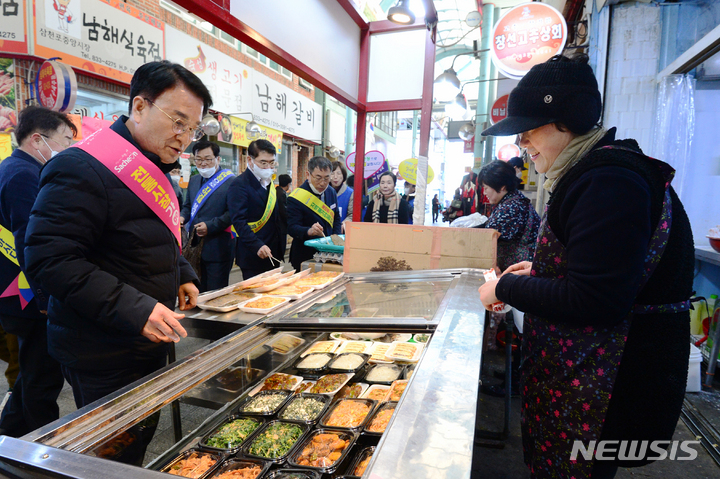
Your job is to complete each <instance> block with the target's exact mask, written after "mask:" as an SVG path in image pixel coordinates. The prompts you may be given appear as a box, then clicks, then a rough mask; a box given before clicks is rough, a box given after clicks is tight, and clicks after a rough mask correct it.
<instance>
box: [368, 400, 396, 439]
mask: <svg viewBox="0 0 720 479" xmlns="http://www.w3.org/2000/svg"><path fill="white" fill-rule="evenodd" d="M396 406H397V403H396V402H388V403H385V404H383V405H382V406H380V408H379V409H378V410H377V411H376V412H375V414H373V417H372V418H371V419H370V422H368V424H367V426H365V430H366V431H367V432H374V433H383V432H385V429H386V428H387V426H388V423H389V422H390V418H391V417H392V415H393V413H394V412H395V407H396Z"/></svg>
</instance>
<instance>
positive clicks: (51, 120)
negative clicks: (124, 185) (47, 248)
mask: <svg viewBox="0 0 720 479" xmlns="http://www.w3.org/2000/svg"><path fill="white" fill-rule="evenodd" d="M76 133H77V129H76V128H75V125H73V123H72V122H71V121H70V119H69V118H68V117H67V116H65V115H64V114H62V113H58V112H56V111H52V110H48V109H47V108H42V107H35V106H31V107H28V108H26V109H25V110H23V111H22V112H21V113H20V121H19V123H18V126H17V128H16V130H15V137H16V138H17V141H18V144H19V145H20V147H19V148H18V149H16V150H15V151H14V152H13V154H12V155H10V156H9V157H8V158H6V159H5V161H3V162H2V163H0V198H2V201H0V240H1V241H2V243H3V246H4V247H3V248H1V249H0V250H1V251H2V253H3V254H0V293H8V292H11V293H13V294H10V295H7V296H6V295H5V294H3V296H5V297H3V298H0V323H2V327H3V329H5V331H6V332H8V333H11V334H15V335H16V336H17V337H18V344H19V353H18V357H19V361H20V374H19V375H18V378H17V380H16V382H15V387H14V389H13V393H12V394H11V395H10V399H9V400H8V403H7V404H6V406H5V408H4V409H3V411H2V417H1V418H0V434H5V435H7V436H13V437H20V436H23V435H25V434H27V433H29V432H30V431H34V430H35V429H37V428H39V427H42V426H44V425H45V424H48V423H50V422H52V421H54V420H56V419H57V418H58V417H60V415H59V409H58V405H57V398H58V395H59V394H60V390H61V389H62V386H63V382H64V380H63V376H62V373H61V372H60V364H59V363H58V362H57V361H55V360H54V359H53V358H52V357H50V355H49V354H48V348H47V311H46V310H47V302H48V295H47V292H45V291H43V290H42V289H41V288H40V287H39V286H38V285H37V284H36V283H35V281H33V279H32V277H27V276H25V272H26V268H25V251H24V250H25V230H26V228H27V224H28V220H29V219H30V210H31V209H32V205H33V203H35V198H36V197H37V194H38V182H39V180H40V169H41V168H42V166H43V165H44V164H45V163H46V162H47V161H48V160H49V159H50V158H52V157H54V156H55V155H56V154H57V153H58V152H60V151H63V150H64V149H65V148H67V147H68V146H70V145H71V144H72V141H73V136H74V135H75V134H76ZM12 243H14V253H15V254H14V255H13V254H8V251H9V248H7V247H8V246H9V245H11V244H12Z"/></svg>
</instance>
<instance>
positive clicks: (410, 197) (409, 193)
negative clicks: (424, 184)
mask: <svg viewBox="0 0 720 479" xmlns="http://www.w3.org/2000/svg"><path fill="white" fill-rule="evenodd" d="M402 199H404V200H405V201H407V204H408V215H409V217H408V224H409V225H411V224H413V213H414V212H415V185H413V184H412V183H408V182H407V181H406V182H405V194H404V195H403V196H402Z"/></svg>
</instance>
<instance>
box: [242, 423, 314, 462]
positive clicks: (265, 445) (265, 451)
mask: <svg viewBox="0 0 720 479" xmlns="http://www.w3.org/2000/svg"><path fill="white" fill-rule="evenodd" d="M306 428H307V426H302V425H300V424H293V423H289V422H281V421H273V422H271V423H269V424H268V425H267V426H266V427H265V429H263V430H262V431H260V432H259V433H258V435H257V436H255V438H254V439H253V440H252V441H251V442H250V444H249V445H248V446H247V447H246V449H245V452H246V453H247V454H249V455H252V456H256V457H260V458H265V459H274V460H280V459H283V458H284V457H285V456H287V455H288V454H289V453H290V451H291V450H292V448H293V447H295V444H297V442H298V440H299V439H300V438H301V437H302V435H303V434H304V432H305V431H306Z"/></svg>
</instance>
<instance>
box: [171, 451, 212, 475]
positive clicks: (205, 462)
mask: <svg viewBox="0 0 720 479" xmlns="http://www.w3.org/2000/svg"><path fill="white" fill-rule="evenodd" d="M222 458H223V455H222V454H220V453H217V452H209V451H201V450H199V449H188V450H187V451H185V452H183V453H182V454H180V455H179V456H177V457H176V458H175V459H173V460H172V461H170V462H169V463H168V464H167V465H166V466H165V467H163V468H162V469H160V472H167V473H170V471H176V472H175V473H174V475H176V476H179V477H191V478H195V479H199V478H201V477H203V476H204V475H205V474H207V473H209V472H210V471H212V470H213V469H214V468H215V466H217V465H218V463H219V462H220V461H221V460H222ZM198 459H199V460H200V462H199V463H197V465H196V466H195V467H191V466H189V465H188V461H190V462H194V461H196V460H198ZM177 471H182V473H178V472H177Z"/></svg>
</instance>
